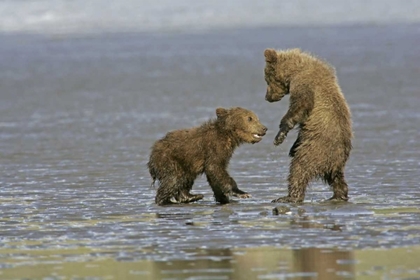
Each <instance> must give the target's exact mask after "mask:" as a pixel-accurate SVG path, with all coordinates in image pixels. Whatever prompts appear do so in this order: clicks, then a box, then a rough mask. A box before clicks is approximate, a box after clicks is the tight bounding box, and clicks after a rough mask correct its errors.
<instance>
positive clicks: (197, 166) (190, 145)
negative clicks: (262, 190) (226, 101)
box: [148, 107, 267, 205]
mask: <svg viewBox="0 0 420 280" xmlns="http://www.w3.org/2000/svg"><path fill="white" fill-rule="evenodd" d="M216 115H217V118H216V119H214V120H210V121H208V122H206V123H204V124H202V125H201V126H198V127H194V128H190V129H182V130H175V131H172V132H169V133H168V134H166V136H165V137H163V138H162V139H160V140H158V141H157V142H155V144H154V145H153V147H152V152H151V155H150V160H149V163H148V167H149V172H150V175H151V176H152V178H153V183H154V182H155V181H156V180H159V188H158V190H157V194H156V198H155V202H156V204H158V205H164V204H171V203H189V202H194V201H197V200H200V199H202V198H203V195H201V194H191V193H190V191H191V189H192V186H193V184H194V180H195V179H196V178H197V176H198V175H200V174H203V173H205V174H206V176H207V181H208V182H209V184H210V186H211V188H212V190H213V193H214V197H215V199H216V201H217V202H219V203H222V204H223V203H229V196H237V197H240V198H248V197H250V195H249V194H248V193H246V192H244V191H242V190H240V189H239V188H238V186H237V185H236V182H235V180H233V178H232V177H230V175H229V173H228V172H227V170H226V169H227V167H228V164H229V160H230V158H231V157H232V155H233V152H234V150H235V148H236V147H238V146H239V145H240V144H242V143H252V144H254V143H257V142H260V141H261V139H262V137H263V136H264V135H265V133H266V131H267V128H266V127H265V126H264V125H262V124H261V123H260V121H259V119H258V117H257V115H255V113H253V112H252V111H249V110H247V109H243V108H240V107H236V108H230V109H224V108H217V109H216Z"/></svg>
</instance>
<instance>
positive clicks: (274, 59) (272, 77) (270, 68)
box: [264, 49, 289, 102]
mask: <svg viewBox="0 0 420 280" xmlns="http://www.w3.org/2000/svg"><path fill="white" fill-rule="evenodd" d="M264 56H265V62H266V64H265V69H264V78H265V81H266V83H267V93H266V94H265V100H267V101H268V102H276V101H280V100H281V99H282V98H283V96H285V95H286V94H288V93H289V86H288V83H287V82H286V81H285V80H284V78H283V77H282V75H281V73H279V72H278V69H280V67H281V65H280V60H281V58H280V57H279V54H278V53H277V51H276V50H274V49H266V50H265V51H264Z"/></svg>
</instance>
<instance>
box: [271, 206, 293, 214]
mask: <svg viewBox="0 0 420 280" xmlns="http://www.w3.org/2000/svg"><path fill="white" fill-rule="evenodd" d="M288 212H290V208H289V207H287V206H284V205H281V206H277V207H274V209H273V215H280V214H287V213H288Z"/></svg>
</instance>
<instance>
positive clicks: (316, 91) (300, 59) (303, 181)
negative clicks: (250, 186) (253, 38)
mask: <svg viewBox="0 0 420 280" xmlns="http://www.w3.org/2000/svg"><path fill="white" fill-rule="evenodd" d="M264 56H265V61H266V66H265V70H264V72H265V80H266V82H267V85H268V86H267V93H266V96H265V99H266V100H267V101H268V102H276V101H280V100H281V99H282V98H283V96H284V95H286V94H290V105H289V110H288V111H287V113H286V115H284V116H283V118H282V119H281V122H280V130H279V132H278V134H277V136H276V137H275V140H274V145H279V144H281V143H282V142H283V141H284V139H285V138H286V136H287V133H288V132H289V131H290V130H291V129H292V128H293V127H295V125H299V134H298V137H297V140H296V141H295V143H294V144H293V146H292V148H291V149H290V153H289V155H290V156H291V157H292V161H291V164H290V172H289V177H288V196H286V197H280V198H278V199H276V200H274V201H273V202H302V201H303V199H304V198H305V190H306V187H307V185H308V183H309V182H310V181H311V180H313V179H315V178H321V179H323V180H324V181H325V182H326V183H328V184H329V185H330V186H331V187H332V190H333V192H334V195H333V196H332V197H331V199H334V200H344V201H347V200H348V187H347V183H346V181H345V179H344V167H345V164H346V161H347V159H348V158H349V155H350V150H351V148H352V145H351V138H352V137H353V135H352V129H351V115H350V110H349V108H348V106H347V102H346V100H345V98H344V96H343V94H342V92H341V89H340V86H339V85H338V81H337V78H336V75H335V71H334V69H333V68H332V67H331V66H330V65H329V64H328V63H326V62H324V61H322V60H320V59H317V58H315V57H314V56H311V55H310V54H307V53H305V52H302V51H300V50H299V49H292V50H285V51H276V50H273V49H266V50H265V51H264Z"/></svg>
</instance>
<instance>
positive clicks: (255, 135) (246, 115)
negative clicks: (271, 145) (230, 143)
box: [216, 107, 267, 144]
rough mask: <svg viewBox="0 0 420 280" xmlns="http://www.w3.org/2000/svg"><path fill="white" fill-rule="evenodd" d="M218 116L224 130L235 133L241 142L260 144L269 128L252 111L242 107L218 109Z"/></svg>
mask: <svg viewBox="0 0 420 280" xmlns="http://www.w3.org/2000/svg"><path fill="white" fill-rule="evenodd" d="M216 115H217V122H219V123H221V124H222V127H223V129H224V130H226V131H227V132H233V135H235V136H236V137H238V138H239V140H240V142H245V143H251V144H254V143H258V142H260V141H261V139H262V137H263V136H264V135H265V133H266V132H267V127H265V126H264V125H263V124H261V122H260V120H259V119H258V117H257V115H256V114H255V113H254V112H252V111H250V110H247V109H244V108H241V107H234V108H230V109H225V108H217V109H216Z"/></svg>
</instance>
